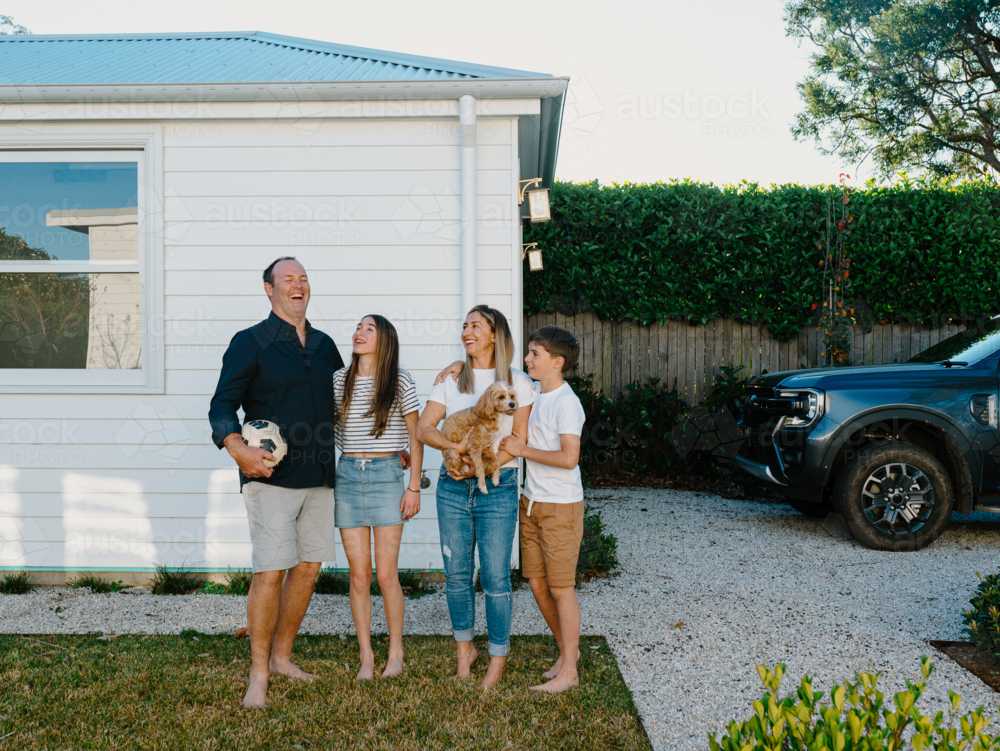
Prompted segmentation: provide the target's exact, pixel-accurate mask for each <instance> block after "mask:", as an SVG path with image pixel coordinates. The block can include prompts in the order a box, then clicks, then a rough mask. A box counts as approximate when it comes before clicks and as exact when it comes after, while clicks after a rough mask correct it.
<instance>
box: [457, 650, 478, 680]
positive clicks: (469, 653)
mask: <svg viewBox="0 0 1000 751" xmlns="http://www.w3.org/2000/svg"><path fill="white" fill-rule="evenodd" d="M458 644H460V645H461V644H468V645H469V649H468V650H464V649H462V647H459V648H458V670H457V671H456V673H455V677H456V678H468V677H469V675H470V674H471V672H472V664H473V663H474V662H475V661H476V658H477V657H479V652H478V651H477V650H476V648H475V647H474V646H472V642H471V641H470V642H461V641H460V642H458Z"/></svg>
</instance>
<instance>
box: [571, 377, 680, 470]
mask: <svg viewBox="0 0 1000 751" xmlns="http://www.w3.org/2000/svg"><path fill="white" fill-rule="evenodd" d="M593 379H594V376H593V374H590V375H587V376H570V377H569V378H568V379H567V381H568V382H569V384H570V387H571V388H572V389H573V391H574V392H575V393H576V395H577V397H579V399H580V402H581V404H582V405H583V410H584V413H585V414H586V423H585V426H584V433H583V439H582V443H581V450H580V469H581V470H582V471H583V472H585V473H586V472H587V471H589V470H590V469H592V468H594V467H597V466H601V467H608V468H611V469H614V470H615V471H628V472H650V471H656V472H662V471H667V470H670V469H674V470H680V471H684V470H686V469H689V466H688V465H689V462H687V461H685V460H684V459H683V458H682V457H679V456H677V452H676V451H674V449H673V446H672V445H671V443H670V441H669V436H670V431H671V430H673V429H674V426H675V425H676V424H677V423H678V422H679V421H680V420H682V419H683V417H684V414H685V413H686V412H687V410H688V405H687V403H686V402H685V401H684V400H683V399H682V398H681V396H680V394H678V393H677V390H676V389H672V390H670V391H668V390H667V389H666V387H665V386H663V384H661V383H660V380H659V379H658V378H651V379H650V380H649V383H646V384H643V383H640V382H639V381H633V382H632V383H630V384H628V385H627V386H625V390H624V391H623V392H622V394H621V395H619V396H617V397H615V398H610V397H608V396H607V395H606V394H604V393H603V392H602V391H600V390H599V389H598V390H595V388H594V383H593Z"/></svg>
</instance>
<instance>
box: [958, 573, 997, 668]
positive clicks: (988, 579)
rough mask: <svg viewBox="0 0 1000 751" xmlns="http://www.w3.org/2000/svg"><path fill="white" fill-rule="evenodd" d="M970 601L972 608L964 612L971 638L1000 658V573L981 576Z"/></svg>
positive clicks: (966, 630) (966, 628)
mask: <svg viewBox="0 0 1000 751" xmlns="http://www.w3.org/2000/svg"><path fill="white" fill-rule="evenodd" d="M976 576H979V574H978V573H977V574H976ZM969 603H970V604H971V605H972V609H971V610H966V611H965V613H964V614H963V619H964V620H965V624H966V625H965V632H966V633H967V634H968V635H969V640H970V641H972V643H973V644H975V645H976V646H977V647H979V649H981V650H982V651H983V652H988V653H990V654H992V655H993V656H994V657H996V658H997V659H1000V574H990V575H989V576H985V577H983V576H979V586H978V587H977V588H976V594H975V595H973V597H972V599H971V600H969Z"/></svg>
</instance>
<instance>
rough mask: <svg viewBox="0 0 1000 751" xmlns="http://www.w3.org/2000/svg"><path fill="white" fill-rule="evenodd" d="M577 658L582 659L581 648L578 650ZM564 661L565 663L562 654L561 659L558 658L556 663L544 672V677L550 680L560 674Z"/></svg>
mask: <svg viewBox="0 0 1000 751" xmlns="http://www.w3.org/2000/svg"><path fill="white" fill-rule="evenodd" d="M576 659H577V660H579V659H580V650H579V649H578V650H576ZM562 663H563V659H562V655H559V659H558V660H556V664H555V665H553V666H552V667H550V668H549V669H548V670H546V671H545V672H544V673H542V678H548V679H549V680H552V679H553V678H555V677H556V676H557V675H559V671H560V670H562Z"/></svg>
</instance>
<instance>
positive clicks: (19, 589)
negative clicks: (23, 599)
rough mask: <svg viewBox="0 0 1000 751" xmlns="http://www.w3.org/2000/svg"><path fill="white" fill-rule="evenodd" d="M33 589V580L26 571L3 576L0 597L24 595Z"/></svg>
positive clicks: (0, 583)
mask: <svg viewBox="0 0 1000 751" xmlns="http://www.w3.org/2000/svg"><path fill="white" fill-rule="evenodd" d="M34 589H35V580H34V579H32V577H31V574H29V573H28V572H27V571H18V572H16V573H14V572H11V573H7V574H4V577H3V581H0V595H26V594H28V593H30V592H32V591H34Z"/></svg>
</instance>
